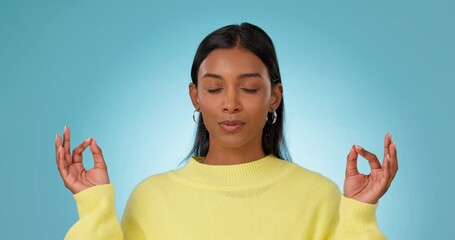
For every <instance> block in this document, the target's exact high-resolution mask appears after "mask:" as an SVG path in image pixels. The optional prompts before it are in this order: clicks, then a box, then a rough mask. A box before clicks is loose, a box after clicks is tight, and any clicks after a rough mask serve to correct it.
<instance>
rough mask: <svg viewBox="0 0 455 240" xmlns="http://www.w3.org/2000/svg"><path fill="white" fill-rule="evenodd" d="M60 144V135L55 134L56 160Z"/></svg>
mask: <svg viewBox="0 0 455 240" xmlns="http://www.w3.org/2000/svg"><path fill="white" fill-rule="evenodd" d="M60 146H62V138H61V137H60V135H58V134H57V135H56V136H55V159H56V160H58V149H59V148H60Z"/></svg>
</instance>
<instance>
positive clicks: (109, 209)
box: [65, 184, 123, 240]
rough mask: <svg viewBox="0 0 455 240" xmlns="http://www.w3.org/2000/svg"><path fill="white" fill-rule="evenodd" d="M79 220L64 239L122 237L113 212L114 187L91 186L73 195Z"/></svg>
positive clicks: (107, 185)
mask: <svg viewBox="0 0 455 240" xmlns="http://www.w3.org/2000/svg"><path fill="white" fill-rule="evenodd" d="M74 198H75V200H76V203H77V207H78V213H79V221H77V222H76V223H75V224H74V225H73V226H72V227H71V229H70V230H69V231H68V233H67V235H66V237H65V239H66V240H69V239H110V240H112V239H113V240H116V239H118V240H120V239H123V233H122V229H121V227H120V223H119V221H118V218H117V214H116V212H115V204H114V188H113V186H112V185H111V184H106V185H100V186H96V187H91V188H89V189H86V190H84V191H82V192H79V193H77V194H75V195H74Z"/></svg>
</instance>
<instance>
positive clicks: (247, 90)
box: [242, 88, 258, 93]
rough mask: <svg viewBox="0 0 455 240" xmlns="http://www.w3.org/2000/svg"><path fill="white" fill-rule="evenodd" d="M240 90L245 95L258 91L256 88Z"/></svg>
mask: <svg viewBox="0 0 455 240" xmlns="http://www.w3.org/2000/svg"><path fill="white" fill-rule="evenodd" d="M242 90H243V91H245V92H246V93H256V92H257V91H258V89H256V88H242Z"/></svg>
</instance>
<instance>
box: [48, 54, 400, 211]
mask: <svg viewBox="0 0 455 240" xmlns="http://www.w3.org/2000/svg"><path fill="white" fill-rule="evenodd" d="M282 94H283V88H282V86H281V84H277V85H276V86H275V87H272V86H271V83H270V78H269V75H268V70H267V68H266V67H265V65H264V64H263V63H262V61H261V60H260V59H259V58H258V57H257V56H256V55H254V54H253V53H251V52H249V51H248V50H246V49H243V48H240V47H235V48H231V49H216V50H213V51H212V52H211V53H210V54H209V55H208V56H207V57H206V59H205V60H204V61H203V62H202V64H201V66H200V67H199V72H198V85H197V86H196V85H194V84H190V85H189V95H190V98H191V101H192V103H193V105H194V107H195V108H196V109H199V111H200V112H201V114H202V116H203V119H204V124H205V126H206V128H207V131H208V132H209V136H210V148H209V150H208V153H207V156H206V158H205V159H204V162H203V163H204V164H210V165H231V164H241V163H247V162H251V161H255V160H257V159H260V158H262V157H264V156H265V154H264V151H263V149H262V142H261V139H262V129H263V127H264V125H265V123H266V116H267V112H273V111H274V110H275V109H277V108H278V106H279V105H280V103H281V99H282ZM233 120H235V122H228V123H229V124H227V125H229V126H227V125H226V121H233ZM229 128H235V129H236V130H232V129H231V130H227V129H229ZM87 147H90V151H91V152H92V155H93V159H94V161H95V164H94V167H93V168H92V169H89V170H86V169H85V168H84V166H83V164H82V152H83V151H84V150H85V149H86V148H87ZM55 150H56V159H57V166H58V169H59V172H60V175H61V177H62V179H63V182H64V183H65V186H66V187H67V188H68V189H70V190H71V192H73V193H74V194H76V193H78V192H80V191H83V190H85V189H87V188H89V187H92V186H96V185H101V184H107V183H109V176H108V172H107V166H106V163H105V161H104V158H103V155H102V152H101V149H100V148H99V146H98V144H97V143H96V141H95V139H93V138H89V139H87V140H85V141H84V142H82V143H81V144H80V145H79V146H78V147H76V148H75V149H74V150H73V153H71V151H70V130H69V128H67V127H65V129H64V131H63V139H62V137H60V136H59V135H57V136H56V140H55ZM359 156H361V157H363V158H365V159H366V160H368V162H369V165H370V167H371V172H370V173H369V174H368V175H365V174H362V173H359V171H358V169H357V159H358V157H359ZM397 171H398V160H397V148H396V144H395V143H394V142H393V141H392V135H391V134H390V133H388V134H386V136H385V137H384V157H383V160H382V164H381V163H380V162H379V159H378V158H377V156H376V155H374V154H373V153H370V152H369V151H367V150H366V149H364V148H362V147H360V146H358V145H353V146H352V147H351V149H350V151H349V154H348V156H347V164H346V178H345V182H344V195H345V196H346V197H348V198H352V199H355V200H357V201H361V202H364V203H369V204H375V203H377V202H378V200H379V199H380V198H381V197H382V196H383V195H384V194H385V193H386V192H387V190H388V188H389V187H390V185H391V183H392V181H393V179H394V177H395V175H396V173H397Z"/></svg>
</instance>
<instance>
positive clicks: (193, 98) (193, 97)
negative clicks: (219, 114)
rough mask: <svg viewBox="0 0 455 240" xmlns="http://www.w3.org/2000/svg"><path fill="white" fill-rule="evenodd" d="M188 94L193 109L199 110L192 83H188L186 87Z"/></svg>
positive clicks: (195, 91)
mask: <svg viewBox="0 0 455 240" xmlns="http://www.w3.org/2000/svg"><path fill="white" fill-rule="evenodd" d="M188 92H189V94H190V98H191V102H192V103H193V106H194V108H196V109H198V108H199V99H198V94H197V87H196V85H195V84H194V83H190V85H189V86H188Z"/></svg>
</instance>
